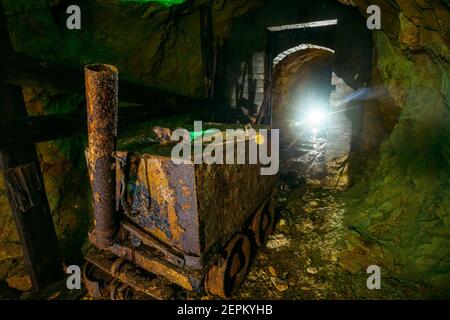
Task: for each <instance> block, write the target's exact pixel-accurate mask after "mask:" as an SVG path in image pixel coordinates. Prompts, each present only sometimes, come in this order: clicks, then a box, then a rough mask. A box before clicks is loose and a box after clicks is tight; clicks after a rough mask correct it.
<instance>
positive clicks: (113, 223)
mask: <svg viewBox="0 0 450 320" xmlns="http://www.w3.org/2000/svg"><path fill="white" fill-rule="evenodd" d="M118 80H119V77H118V70H117V68H115V67H114V66H110V65H103V64H96V65H88V66H86V68H85V83H86V102H87V114H88V148H87V163H88V169H89V179H90V182H91V188H92V202H93V211H94V230H93V232H92V233H91V234H90V240H91V242H92V243H94V244H95V245H97V246H98V247H99V248H101V249H104V248H107V247H109V246H110V245H112V244H113V243H114V236H115V233H116V231H117V228H118V219H117V214H116V210H115V169H114V164H115V159H114V157H113V155H114V152H115V149H116V138H117V112H118V103H119V101H118Z"/></svg>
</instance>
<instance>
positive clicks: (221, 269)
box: [205, 233, 252, 299]
mask: <svg viewBox="0 0 450 320" xmlns="http://www.w3.org/2000/svg"><path fill="white" fill-rule="evenodd" d="M251 251H252V244H251V241H250V239H249V237H248V236H247V235H245V234H243V233H238V234H236V235H235V236H234V237H233V238H232V239H231V240H230V241H229V242H228V244H227V245H226V246H225V249H224V253H223V255H222V257H221V259H220V260H219V261H218V263H216V264H214V265H213V266H212V267H211V269H210V270H209V271H208V273H207V275H206V279H205V287H206V291H207V292H208V293H210V294H214V295H216V296H218V297H221V298H224V299H226V298H230V297H231V296H233V294H234V293H235V292H236V290H237V289H239V288H240V287H241V285H242V283H243V282H244V279H245V277H246V275H247V271H248V268H249V266H250V257H251Z"/></svg>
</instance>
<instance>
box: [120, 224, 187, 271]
mask: <svg viewBox="0 0 450 320" xmlns="http://www.w3.org/2000/svg"><path fill="white" fill-rule="evenodd" d="M121 225H122V227H123V228H124V229H125V230H126V231H128V232H129V233H130V234H132V235H134V236H135V237H137V238H138V239H139V240H141V241H142V243H144V244H145V245H147V246H149V247H152V248H155V249H157V250H159V251H160V252H161V253H162V254H163V255H164V258H165V259H166V260H167V261H169V262H171V263H173V264H175V265H177V266H179V267H184V265H185V261H184V258H183V253H182V252H177V251H176V250H175V249H174V248H169V247H167V246H165V245H164V244H162V243H160V242H159V241H158V240H157V239H155V238H154V237H152V236H151V235H149V234H148V233H146V232H144V231H142V230H141V229H140V228H139V227H136V226H135V225H134V224H132V223H130V222H128V221H124V220H122V221H121Z"/></svg>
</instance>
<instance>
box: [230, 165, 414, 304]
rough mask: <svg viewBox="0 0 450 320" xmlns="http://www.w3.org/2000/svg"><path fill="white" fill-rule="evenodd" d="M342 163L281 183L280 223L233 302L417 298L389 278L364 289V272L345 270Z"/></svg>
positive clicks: (349, 258)
mask: <svg viewBox="0 0 450 320" xmlns="http://www.w3.org/2000/svg"><path fill="white" fill-rule="evenodd" d="M346 159H347V156H343V157H341V158H337V159H333V160H331V161H327V162H326V163H323V162H320V161H319V162H316V163H315V164H314V165H313V166H312V167H309V168H310V171H312V172H314V169H319V170H318V172H321V173H322V174H321V175H322V177H321V178H320V179H317V178H314V177H311V176H309V177H307V178H306V179H305V183H304V184H303V185H297V186H294V187H290V186H289V183H283V182H282V183H281V185H280V188H279V191H278V193H277V196H276V201H277V203H278V210H279V211H280V220H279V222H278V224H277V227H276V229H275V233H274V234H273V235H271V236H270V237H269V240H268V242H267V243H266V246H265V247H264V248H261V249H260V250H259V252H258V253H257V255H256V258H255V261H254V263H253V265H252V268H251V270H250V273H249V275H248V277H247V280H246V281H245V283H244V285H243V287H242V289H241V290H240V291H239V293H238V298H240V299H293V300H296V299H301V300H316V299H405V298H417V295H416V293H415V291H414V290H412V289H411V288H409V287H407V286H405V285H404V284H402V283H399V282H398V281H397V280H395V279H392V278H389V279H383V278H382V288H381V289H380V290H369V289H368V288H367V278H368V277H369V276H370V275H369V274H367V273H366V272H365V270H364V271H358V272H350V271H349V270H351V265H352V263H353V260H352V259H353V258H352V256H349V255H341V253H342V252H343V251H344V249H345V247H346V235H347V232H348V230H347V229H348V226H346V224H345V220H344V216H345V214H346V210H347V204H346V202H345V198H344V197H343V195H344V194H345V193H344V190H345V187H346V183H347V176H346V163H347V162H346ZM320 167H321V168H320ZM324 169H325V174H324ZM313 176H314V175H313ZM382 275H383V274H382Z"/></svg>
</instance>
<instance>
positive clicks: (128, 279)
mask: <svg viewBox="0 0 450 320" xmlns="http://www.w3.org/2000/svg"><path fill="white" fill-rule="evenodd" d="M86 260H87V261H89V262H90V263H92V264H93V265H95V266H96V267H97V268H99V269H100V270H102V271H104V272H106V273H108V274H110V275H111V276H113V277H115V278H117V279H119V280H120V281H122V282H123V283H125V284H127V285H129V286H130V287H132V288H133V289H135V290H137V291H140V292H143V293H145V294H147V295H149V296H151V297H154V298H156V299H159V300H169V299H172V298H173V296H174V290H173V289H172V288H171V287H170V286H169V282H168V281H167V280H166V279H164V278H161V277H155V278H154V279H150V278H148V277H145V276H142V275H141V274H139V270H137V269H136V267H135V266H133V265H132V264H130V263H128V262H126V261H125V260H123V259H122V258H119V259H117V260H116V261H111V260H110V259H108V258H107V257H106V256H104V255H102V254H101V253H97V252H92V251H91V252H89V253H88V254H87V255H86Z"/></svg>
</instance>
